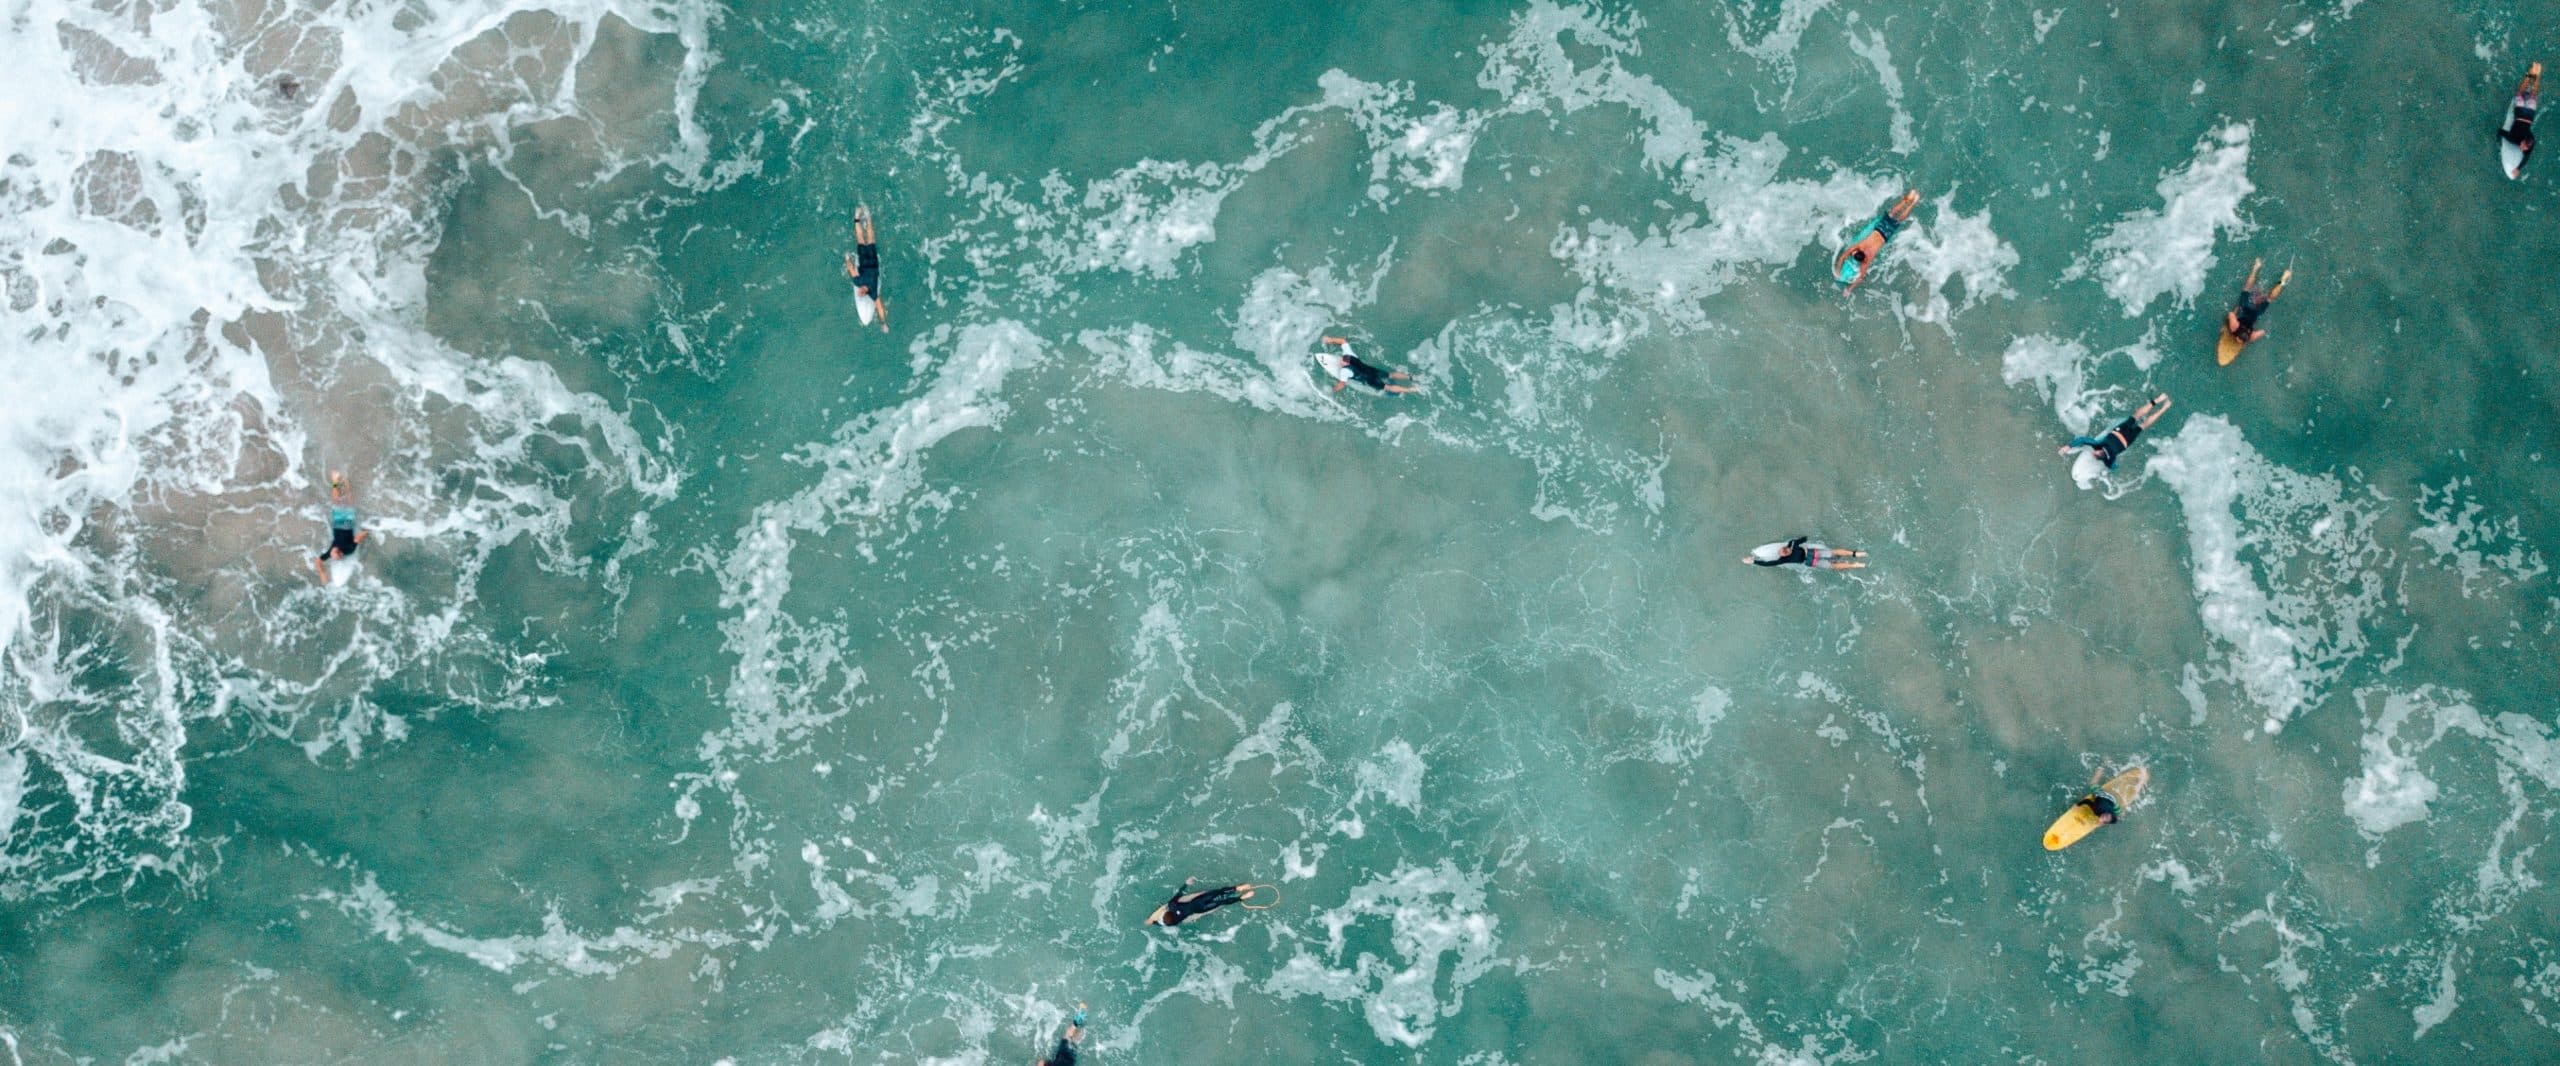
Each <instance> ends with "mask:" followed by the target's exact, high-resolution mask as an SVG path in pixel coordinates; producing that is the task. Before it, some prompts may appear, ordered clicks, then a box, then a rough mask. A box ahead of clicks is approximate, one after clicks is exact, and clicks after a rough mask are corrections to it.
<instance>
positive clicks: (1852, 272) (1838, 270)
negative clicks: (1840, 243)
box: [1831, 189, 1920, 295]
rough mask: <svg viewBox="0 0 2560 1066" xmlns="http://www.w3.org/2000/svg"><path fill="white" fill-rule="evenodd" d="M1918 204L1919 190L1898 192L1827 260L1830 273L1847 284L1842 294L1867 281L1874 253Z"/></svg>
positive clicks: (1878, 252) (1895, 231)
mask: <svg viewBox="0 0 2560 1066" xmlns="http://www.w3.org/2000/svg"><path fill="white" fill-rule="evenodd" d="M1918 206H1920V190H1918V189H1913V190H1910V191H1908V192H1905V193H1903V194H1902V199H1900V200H1897V201H1894V204H1893V206H1892V207H1888V208H1885V209H1884V210H1882V211H1878V212H1876V220H1875V221H1873V222H1869V223H1867V228H1866V229H1864V230H1861V231H1859V234H1858V239H1857V240H1856V241H1855V242H1852V243H1851V244H1850V245H1849V246H1848V247H1846V248H1843V249H1840V257H1839V258H1837V259H1834V260H1832V261H1831V273H1832V275H1833V276H1835V277H1837V278H1839V279H1840V283H1841V284H1843V285H1846V286H1848V288H1847V289H1846V290H1844V291H1843V295H1846V294H1847V293H1851V292H1856V291H1858V283H1859V282H1862V281H1865V280H1867V268H1868V267H1870V266H1873V265H1875V261H1876V256H1879V255H1882V254H1884V243H1885V242H1886V241H1889V240H1892V239H1893V235H1894V234H1895V233H1898V232H1900V231H1901V230H1902V224H1903V223H1905V222H1908V221H1910V220H1911V209H1912V208H1914V207H1918Z"/></svg>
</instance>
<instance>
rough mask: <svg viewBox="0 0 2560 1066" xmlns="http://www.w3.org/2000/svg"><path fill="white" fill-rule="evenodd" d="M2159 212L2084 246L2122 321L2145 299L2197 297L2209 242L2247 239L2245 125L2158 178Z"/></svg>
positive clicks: (2074, 272)
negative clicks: (2243, 211) (2244, 215)
mask: <svg viewBox="0 0 2560 1066" xmlns="http://www.w3.org/2000/svg"><path fill="white" fill-rule="evenodd" d="M2157 188H2158V190H2159V193H2160V199H2161V206H2160V208H2159V209H2158V210H2151V209H2148V208H2146V209H2143V210H2140V211H2136V212H2134V213H2132V214H2130V215H2126V216H2125V217H2124V218H2123V219H2121V220H2118V221H2117V222H2115V223H2114V224H2112V225H2110V226H2108V227H2107V231H2106V232H2105V233H2103V234H2100V235H2099V237H2098V239H2097V240H2096V241H2094V242H2092V243H2091V244H2090V253H2091V255H2093V256H2094V257H2095V269H2096V271H2097V275H2098V280H2099V283H2100V284H2101V285H2102V286H2104V287H2105V289H2106V292H2107V295H2108V296H2110V297H2113V298H2114V299H2115V301H2116V302H2117V303H2120V304H2122V305H2124V313H2125V317H2127V318H2131V317H2133V316H2135V315H2139V314H2141V313H2142V312H2143V311H2145V310H2146V309H2148V308H2149V307H2150V306H2151V302H2152V301H2153V300H2156V299H2159V298H2160V297H2162V296H2175V297H2176V298H2177V303H2178V306H2180V307H2186V306H2188V305H2190V304H2192V303H2194V302H2195V299H2196V297H2197V296H2200V295H2202V294H2203V293H2204V286H2205V280H2206V278H2207V277H2208V276H2209V275H2210V274H2211V273H2212V271H2213V267H2214V263H2215V262H2216V258H2215V256H2214V251H2213V246H2214V242H2215V240H2216V239H2218V238H2219V237H2221V236H2223V235H2225V234H2228V235H2230V236H2234V237H2239V236H2246V235H2247V234H2248V233H2250V232H2251V228H2252V227H2251V226H2250V225H2249V223H2248V222H2247V221H2245V220H2243V219H2242V218H2241V217H2240V203H2241V201H2242V200H2244V199H2246V198H2247V197H2248V195H2249V194H2250V193H2251V192H2254V191H2256V189H2257V186H2256V185H2253V184H2251V183H2250V181H2249V126H2248V124H2247V123H2243V122H2234V123H2231V124H2229V125H2225V126H2223V127H2221V128H2220V129H2217V130H2214V131H2213V132H2211V133H2209V134H2207V135H2205V136H2204V137H2203V138H2202V139H2200V140H2198V141H2197V142H2196V155H2195V158H2194V159H2192V160H2189V161H2188V163H2187V165H2186V166H2185V167H2183V168H2180V169H2178V170H2176V171H2172V172H2169V173H2167V174H2165V175H2163V176H2162V177H2161V179H2160V184H2159V185H2158V186H2157ZM2091 267H2092V263H2091V261H2090V260H2088V259H2082V260H2079V261H2077V262H2074V263H2073V264H2072V266H2071V269H2070V270H2069V271H2067V272H2065V273H2064V275H2063V277H2065V278H2066V279H2068V278H2073V277H2078V276H2080V275H2082V274H2084V273H2086V272H2087V271H2088V270H2090V269H2091Z"/></svg>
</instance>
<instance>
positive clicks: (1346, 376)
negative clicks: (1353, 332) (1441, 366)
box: [1316, 337, 1414, 396]
mask: <svg viewBox="0 0 2560 1066" xmlns="http://www.w3.org/2000/svg"><path fill="white" fill-rule="evenodd" d="M1324 343H1325V346H1326V347H1329V348H1340V349H1342V355H1341V356H1339V357H1333V358H1328V357H1326V356H1321V355H1319V356H1317V357H1316V361H1317V362H1320V363H1323V364H1324V372H1325V373H1327V374H1331V375H1333V391H1335V392H1341V391H1342V387H1343V386H1345V385H1348V384H1351V383H1352V382H1354V381H1357V382H1359V383H1361V384H1363V385H1366V386H1369V387H1370V388H1373V389H1376V390H1378V391H1379V392H1391V393H1395V394H1396V395H1399V396H1401V395H1403V394H1405V393H1408V392H1412V391H1414V389H1413V386H1411V385H1400V384H1397V382H1401V381H1408V380H1411V376H1410V375H1408V374H1406V373H1405V372H1404V371H1401V370H1398V371H1396V372H1394V373H1392V374H1391V373H1388V372H1386V371H1384V370H1380V369H1378V368H1377V367H1374V366H1370V365H1369V364H1367V363H1364V362H1361V361H1360V357H1359V356H1357V355H1353V354H1351V341H1350V339H1349V338H1347V337H1327V338H1325V339H1324Z"/></svg>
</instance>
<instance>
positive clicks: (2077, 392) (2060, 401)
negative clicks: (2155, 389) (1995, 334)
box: [2000, 333, 2121, 433]
mask: <svg viewBox="0 0 2560 1066" xmlns="http://www.w3.org/2000/svg"><path fill="white" fill-rule="evenodd" d="M2096 364H2097V360H2096V359H2095V358H2093V357H2092V356H2091V355H2090V352H2089V348H2088V346H2087V345H2084V344H2081V343H2080V342H2079V341H2076V340H2061V339H2057V338H2054V337H2049V336H2046V335H2044V334H2041V333H2036V334H2030V335H2028V336H2024V337H2020V338H2018V339H2016V340H2013V341H2010V342H2009V350H2008V351H2006V352H2003V353H2001V355H2000V380H2001V381H2002V382H2005V383H2007V384H2009V385H2013V386H2014V385H2027V386H2029V387H2032V388H2034V389H2035V391H2036V395H2038V396H2041V397H2043V398H2044V400H2045V402H2047V403H2050V404H2052V405H2053V413H2054V416H2055V417H2057V418H2059V419H2061V421H2062V425H2063V428H2065V429H2067V430H2071V431H2073V432H2075V433H2076V432H2079V431H2080V430H2081V429H2082V428H2084V427H2089V426H2095V425H2097V424H2098V420H2099V419H2100V418H2101V417H2103V416H2104V415H2105V414H2106V413H2107V412H2108V411H2110V410H2114V409H2115V408H2117V407H2119V406H2121V404H2120V403H2118V401H2117V399H2116V397H2117V395H2118V393H2119V392H2120V391H2121V390H2120V389H2118V388H2117V387H2115V386H2108V387H2106V388H2103V389H2091V388H2090V387H2089V378H2090V376H2091V374H2092V372H2093V371H2094V370H2095V369H2096Z"/></svg>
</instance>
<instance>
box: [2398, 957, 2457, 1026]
mask: <svg viewBox="0 0 2560 1066" xmlns="http://www.w3.org/2000/svg"><path fill="white" fill-rule="evenodd" d="M2454 954H2455V953H2454V952H2450V951H2448V952H2446V953H2445V956H2444V965H2443V968H2442V969H2441V970H2439V971H2438V972H2437V974H2436V995H2435V998H2434V999H2431V1000H2428V1001H2427V1002H2425V1003H2422V1004H2420V1005H2418V1007H2417V1008H2416V1009H2415V1010H2412V1011H2410V1012H2409V1015H2410V1017H2412V1018H2414V1019H2416V1021H2417V1023H2418V1031H2417V1032H2414V1033H2411V1034H2409V1039H2411V1040H2424V1039H2426V1038H2427V1030H2429V1029H2433V1028H2435V1027H2436V1026H2439V1025H2442V1024H2444V1020H2445V1019H2447V1018H2450V1017H2453V1008H2455V1007H2456V1006H2459V1005H2460V1004H2461V1003H2462V997H2461V996H2460V995H2458V994H2456V993H2455V991H2454V987H2453V958H2454Z"/></svg>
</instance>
